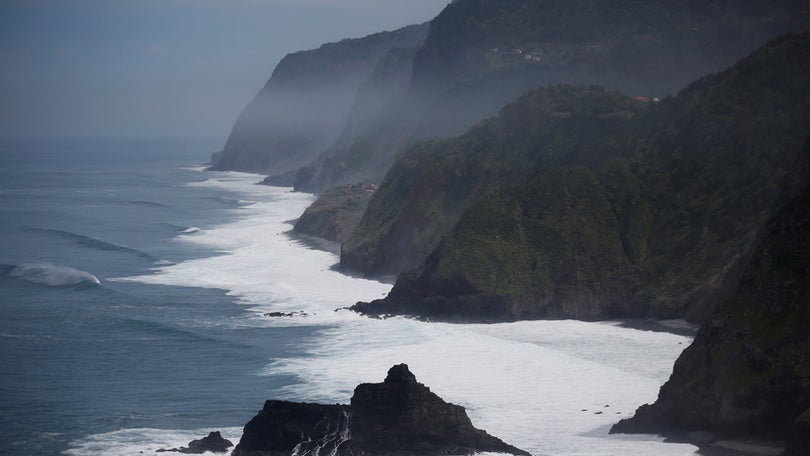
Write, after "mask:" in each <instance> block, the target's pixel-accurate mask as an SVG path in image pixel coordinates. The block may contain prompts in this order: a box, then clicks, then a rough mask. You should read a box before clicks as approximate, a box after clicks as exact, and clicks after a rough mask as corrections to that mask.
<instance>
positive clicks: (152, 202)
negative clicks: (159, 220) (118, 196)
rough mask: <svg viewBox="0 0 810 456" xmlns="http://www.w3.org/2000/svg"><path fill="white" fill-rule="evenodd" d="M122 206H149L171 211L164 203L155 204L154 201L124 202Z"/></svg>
mask: <svg viewBox="0 0 810 456" xmlns="http://www.w3.org/2000/svg"><path fill="white" fill-rule="evenodd" d="M122 204H126V205H132V206H147V207H159V208H163V209H170V208H171V206H169V205H168V204H163V203H155V202H154V201H122Z"/></svg>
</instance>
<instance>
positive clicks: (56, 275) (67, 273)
mask: <svg viewBox="0 0 810 456" xmlns="http://www.w3.org/2000/svg"><path fill="white" fill-rule="evenodd" d="M8 275H9V276H10V277H14V278H17V279H20V280H25V281H27V282H33V283H38V284H41V285H47V286H49V287H72V286H76V285H89V286H95V285H100V284H101V281H100V280H98V277H96V276H94V275H93V274H90V273H89V272H87V271H82V270H80V269H74V268H69V267H67V266H56V265H53V264H51V263H26V264H21V265H18V266H14V267H13V268H11V270H10V271H9V272H8Z"/></svg>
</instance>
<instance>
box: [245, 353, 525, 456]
mask: <svg viewBox="0 0 810 456" xmlns="http://www.w3.org/2000/svg"><path fill="white" fill-rule="evenodd" d="M485 451H490V452H498V453H509V454H514V455H520V456H524V455H528V454H529V453H527V452H525V451H522V450H520V449H518V448H515V447H513V446H511V445H508V444H506V443H504V442H503V441H501V440H500V439H498V438H496V437H492V436H490V435H489V434H487V433H486V432H485V431H482V430H480V429H476V428H475V427H473V425H472V423H471V422H470V419H469V417H467V413H466V412H465V410H464V407H461V406H458V405H454V404H449V403H447V402H445V401H444V400H442V399H441V398H440V397H439V396H437V395H436V394H434V393H433V392H431V391H430V389H429V388H428V387H426V386H425V385H423V384H421V383H419V382H417V381H416V377H415V376H414V375H413V374H412V373H411V372H410V370H408V366H407V365H405V364H400V365H397V366H394V367H392V368H391V369H390V370H389V371H388V375H387V376H386V378H385V381H384V382H382V383H364V384H361V385H358V386H357V388H355V390H354V395H353V396H352V399H351V404H350V405H340V404H336V405H323V404H309V403H296V402H286V401H273V400H270V401H267V402H266V403H265V404H264V408H263V409H262V410H261V411H260V412H259V414H258V415H256V417H254V418H253V419H252V420H250V422H249V423H248V424H247V425H246V426H245V430H244V433H243V435H242V439H241V440H240V441H239V444H238V445H237V446H236V448H235V449H234V451H233V455H234V456H289V455H290V454H296V455H300V456H303V455H316V454H335V455H354V456H417V455H465V454H473V453H476V452H485Z"/></svg>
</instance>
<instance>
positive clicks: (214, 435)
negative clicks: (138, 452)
mask: <svg viewBox="0 0 810 456" xmlns="http://www.w3.org/2000/svg"><path fill="white" fill-rule="evenodd" d="M232 446H233V443H232V442H231V441H230V440H227V439H225V438H223V437H222V434H220V433H219V431H214V432H211V433H209V434H208V436H206V437H203V438H201V439H198V440H192V441H191V442H189V443H188V446H187V447H180V448H172V449H170V450H166V449H160V450H157V452H158V453H165V452H176V453H184V454H203V453H205V452H207V451H210V452H212V453H226V452H227V451H228V448H230V447H232Z"/></svg>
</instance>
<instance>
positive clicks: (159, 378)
mask: <svg viewBox="0 0 810 456" xmlns="http://www.w3.org/2000/svg"><path fill="white" fill-rule="evenodd" d="M219 146H220V143H219V142H218V141H205V140H65V139H62V140H37V141H31V140H26V141H19V140H14V141H12V140H2V141H0V454H9V455H17V454H19V455H29V454H44V455H52V454H72V455H95V454H107V455H128V454H140V453H141V452H143V454H154V451H155V450H156V449H158V448H162V447H163V448H165V447H173V446H179V445H185V444H187V443H188V441H189V440H191V439H193V438H199V437H201V436H203V435H204V434H206V433H207V432H208V431H210V430H222V431H223V434H224V435H225V436H226V437H229V438H231V439H232V440H234V443H236V441H237V440H238V438H239V436H240V434H241V426H242V425H244V424H245V423H246V422H247V421H248V420H249V419H250V418H251V417H252V416H253V415H254V414H255V413H256V411H257V410H259V409H260V408H261V406H262V404H263V401H264V400H265V399H268V398H285V399H295V400H307V401H324V402H347V401H348V399H349V398H350V397H351V393H352V389H353V387H354V386H355V385H356V384H358V383H361V382H369V381H381V380H382V378H384V376H385V373H386V371H387V368H388V367H390V366H391V365H392V364H395V363H400V362H406V363H408V364H409V365H410V367H411V370H412V371H413V372H414V373H415V374H416V376H417V378H418V379H419V380H420V381H422V382H423V383H425V384H427V385H428V386H430V387H431V389H432V390H433V391H435V392H436V393H437V394H439V395H441V396H442V397H444V398H445V399H446V400H448V401H451V402H455V403H458V404H461V405H464V406H466V407H467V409H468V412H469V414H470V416H471V417H472V419H473V422H474V423H475V424H476V425H477V426H479V427H481V428H484V429H486V430H488V431H489V432H490V433H492V434H494V435H497V436H499V437H501V438H503V439H504V440H506V441H508V442H509V443H512V444H515V445H516V446H519V447H521V448H524V449H526V450H529V451H531V452H533V453H535V454H554V455H580V454H581V455H586V454H587V455H622V454H627V455H633V454H639V455H642V454H663V455H670V454H671V455H686V454H692V453H693V452H694V451H695V448H694V447H692V446H690V445H679V444H664V443H662V442H661V439H660V438H657V437H654V436H608V435H607V429H608V428H609V426H610V425H611V424H612V423H614V422H615V421H617V420H618V419H620V418H622V417H624V416H626V415H628V414H630V413H632V412H633V410H635V408H636V407H637V406H638V405H640V404H642V403H644V402H649V401H652V400H653V399H654V398H655V396H656V394H657V391H658V388H659V387H660V385H661V384H662V383H663V382H664V381H665V380H666V379H667V378H668V377H669V374H670V372H671V367H672V363H673V361H674V359H675V358H676V357H677V356H678V354H679V353H680V351H681V350H683V348H684V347H685V346H686V345H688V343H689V338H687V337H683V336H678V335H673V334H667V333H653V332H645V331H639V330H634V329H627V328H622V327H620V326H618V325H616V324H611V323H582V322H575V321H553V322H518V323H512V324H498V325H465V326H460V325H447V324H429V323H421V322H416V321H411V320H406V319H400V318H396V319H389V320H382V321H380V320H369V319H365V318H362V317H359V316H357V315H354V314H352V313H350V312H347V311H336V310H335V309H338V308H340V307H344V306H348V305H351V304H353V303H354V302H356V301H358V300H368V299H373V298H375V297H379V296H381V295H383V294H384V293H386V292H387V291H388V289H389V288H390V285H386V284H382V283H379V282H375V281H369V280H363V279H358V278H352V277H347V276H344V275H342V274H340V273H339V272H337V271H335V270H334V269H333V268H332V266H333V265H334V264H335V263H336V262H337V257H336V256H335V255H334V254H332V253H329V252H325V251H320V250H313V249H312V248H310V247H308V246H307V245H305V244H302V243H301V242H299V241H296V240H294V239H293V238H290V237H289V236H287V235H286V234H285V232H286V231H288V230H289V229H290V228H291V225H290V224H289V223H288V222H289V221H290V220H291V219H294V218H295V217H297V216H298V215H300V213H301V212H302V211H303V209H304V208H305V207H306V206H307V205H308V204H309V203H310V202H311V201H312V199H313V197H312V196H311V195H306V194H301V193H292V192H290V191H289V189H283V188H274V187H266V186H258V185H255V183H256V182H258V181H259V180H260V179H261V178H260V176H255V175H250V174H242V173H219V172H217V173H210V172H205V171H203V170H202V167H201V166H199V164H200V163H202V162H205V161H206V160H207V158H208V156H209V155H210V153H211V152H213V151H215V150H217V148H218V147H219ZM269 311H296V312H297V311H300V312H303V313H302V314H300V315H298V316H296V317H293V318H271V317H267V316H265V315H264V314H265V313H267V312H269ZM583 410H585V411H583ZM597 412H601V413H597Z"/></svg>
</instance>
